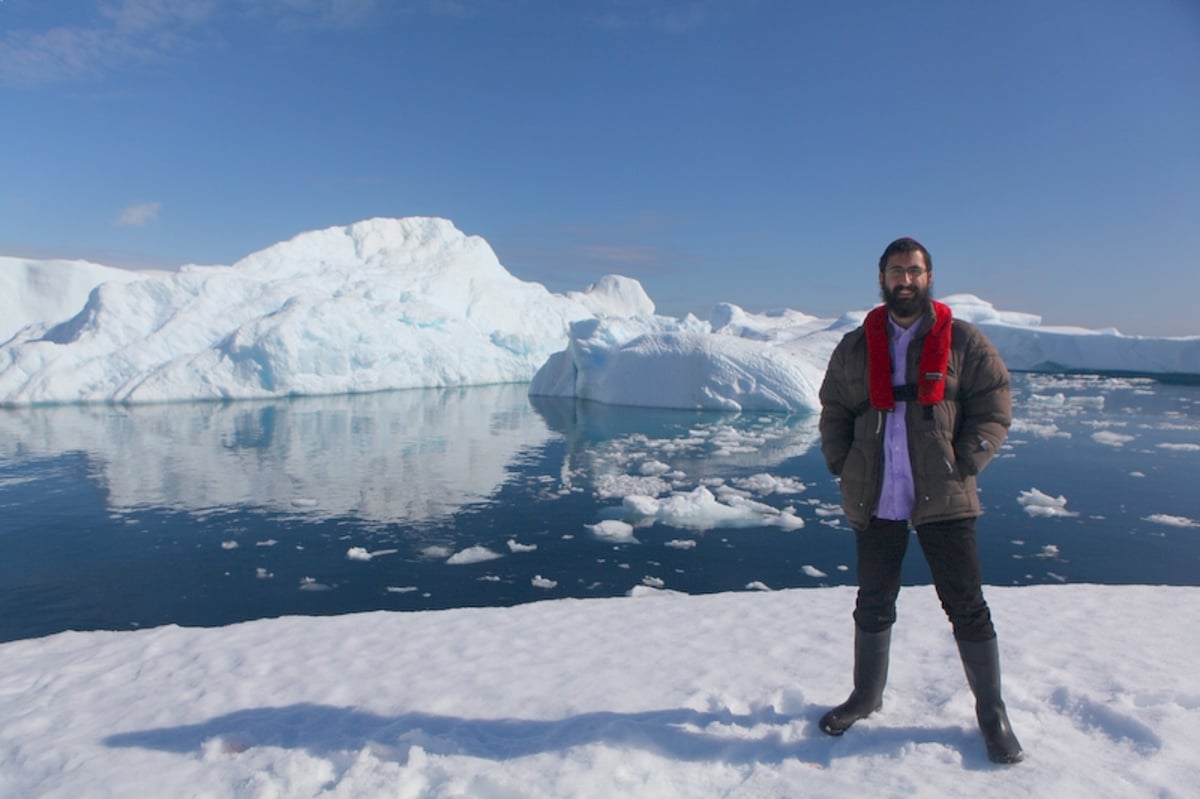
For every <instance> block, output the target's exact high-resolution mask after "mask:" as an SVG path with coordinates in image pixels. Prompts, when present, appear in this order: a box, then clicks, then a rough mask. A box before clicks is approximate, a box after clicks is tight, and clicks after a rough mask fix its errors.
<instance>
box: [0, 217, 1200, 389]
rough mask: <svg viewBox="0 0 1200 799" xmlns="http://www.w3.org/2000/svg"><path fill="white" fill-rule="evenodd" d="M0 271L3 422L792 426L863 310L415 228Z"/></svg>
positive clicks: (1144, 364) (1036, 344) (953, 302)
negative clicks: (133, 410) (701, 417)
mask: <svg viewBox="0 0 1200 799" xmlns="http://www.w3.org/2000/svg"><path fill="white" fill-rule="evenodd" d="M0 271H2V272H3V274H0V286H2V287H5V288H6V289H7V290H6V291H5V292H4V295H3V297H0V304H2V305H0V310H2V311H3V320H4V322H3V324H4V325H6V326H7V328H0V336H2V335H6V334H7V335H8V336H11V337H10V338H9V339H8V341H7V342H6V343H4V344H3V345H0V404H4V405H10V406H13V405H31V404H41V403H80V402H120V403H141V402H163V401H172V400H191V399H249V398H271V397H281V396H297V395H318V394H347V393H362V392H371V391H382V390H389V389H402V388H417V387H443V386H454V385H482V384H491V383H529V384H530V386H529V390H530V393H532V394H542V395H552V396H567V397H579V398H585V399H591V400H596V401H600V402H604V403H609V404H623V405H642V406H652V407H669V408H701V409H718V410H767V411H804V410H812V409H814V408H815V407H816V406H817V396H816V393H817V387H818V386H819V385H820V382H821V377H822V374H823V372H824V369H825V364H826V362H827V360H828V357H829V354H830V353H831V352H832V350H833V347H834V346H836V344H837V341H838V340H839V339H840V337H841V336H842V335H843V334H844V333H845V332H846V331H848V330H850V329H852V328H853V327H855V326H856V325H857V324H859V323H860V322H861V320H862V318H863V316H864V315H865V313H866V311H865V310H861V311H852V312H848V313H846V314H845V315H843V316H842V317H840V318H837V319H820V318H817V317H813V316H809V315H807V314H804V313H801V312H799V311H795V310H784V311H779V312H775V313H768V314H752V313H747V312H746V311H744V310H743V309H741V308H739V307H737V306H735V305H731V304H720V305H717V306H716V307H715V308H714V309H713V311H712V313H711V314H710V317H709V319H707V320H701V319H698V318H697V317H695V316H692V315H690V314H689V315H687V316H684V317H682V318H678V319H676V318H669V317H666V316H662V315H658V314H656V313H655V308H654V303H653V302H652V301H651V299H650V298H649V297H648V296H647V295H646V292H645V291H644V290H643V288H642V286H641V284H639V283H638V282H637V281H636V280H632V279H630V278H625V277H619V276H608V277H605V278H603V279H601V280H599V281H597V282H596V283H595V284H593V285H592V286H590V287H588V289H587V290H585V291H579V292H567V293H565V294H555V293H552V292H550V291H549V290H547V289H546V288H545V287H544V286H542V285H541V284H539V283H533V282H528V281H523V280H520V279H518V278H516V277H515V276H513V275H512V274H511V273H509V272H508V271H507V270H506V269H505V268H504V267H503V266H502V265H501V264H500V262H499V261H498V259H497V258H496V255H495V253H494V252H493V251H492V249H491V248H490V247H489V246H488V244H487V243H486V242H485V241H484V240H483V239H482V238H479V237H477V236H467V235H465V234H464V233H462V232H461V231H459V230H458V229H456V228H455V227H454V226H453V225H452V224H451V223H450V222H448V221H446V220H443V219H429V218H409V219H372V220H367V221H364V222H359V223H356V224H354V225H350V226H347V227H335V228H329V229H326V230H319V231H313V232H309V233H304V234H301V235H299V236H297V237H296V238H294V239H292V240H291V241H287V242H283V243H281V244H277V245H274V246H272V247H269V248H267V249H265V250H262V251H261V252H258V253H255V254H253V255H250V256H248V257H247V258H245V259H243V260H241V261H239V262H238V263H236V264H234V265H233V266H185V267H183V268H181V269H180V270H179V271H178V272H174V273H166V274H164V273H154V274H148V273H139V272H129V271H126V270H119V269H113V268H111V267H104V266H100V265H98V264H88V263H86V262H52V263H51V262H31V261H19V260H17V259H0ZM88 285H90V286H93V288H92V289H91V290H90V292H89V293H88V294H87V297H86V301H85V302H84V301H82V300H81V299H80V297H81V295H82V294H83V290H84V288H85V287H86V286H88ZM72 297H73V298H74V299H75V303H76V304H80V303H81V304H82V307H81V308H79V307H73V306H71V305H70V299H71V298H72ZM945 301H946V303H947V304H948V305H950V306H951V307H952V308H953V309H954V312H955V314H956V315H957V316H959V317H961V318H964V319H967V320H970V321H973V322H976V323H977V324H979V325H980V326H981V327H982V328H983V329H984V331H985V332H986V333H987V335H988V336H989V337H990V338H991V340H992V341H993V342H994V343H995V344H996V346H997V347H998V349H999V350H1000V352H1001V354H1002V355H1003V356H1004V358H1005V360H1006V361H1007V363H1008V365H1009V367H1010V368H1012V369H1014V370H1030V371H1098V372H1129V373H1138V374H1172V375H1197V374H1200V337H1189V338H1173V339H1169V338H1145V337H1138V336H1124V335H1121V334H1120V333H1118V332H1117V331H1115V330H1106V331H1096V330H1084V329H1080V328H1065V327H1046V326H1042V324H1041V319H1040V318H1039V317H1037V316H1034V315H1031V314H1025V313H1019V312H1013V311H999V310H997V309H995V308H994V307H993V306H992V305H990V304H989V303H987V302H985V301H983V300H981V299H979V298H978V297H975V296H972V295H968V294H960V295H955V296H952V297H948V298H946V299H945Z"/></svg>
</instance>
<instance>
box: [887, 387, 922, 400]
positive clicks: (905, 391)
mask: <svg viewBox="0 0 1200 799" xmlns="http://www.w3.org/2000/svg"><path fill="white" fill-rule="evenodd" d="M892 398H893V399H895V400H896V402H915V401H916V399H917V384H916V383H905V384H904V385H902V386H892Z"/></svg>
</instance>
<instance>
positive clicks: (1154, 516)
mask: <svg viewBox="0 0 1200 799" xmlns="http://www.w3.org/2000/svg"><path fill="white" fill-rule="evenodd" d="M1145 520H1146V521H1148V522H1153V523H1154V524H1164V525H1166V526H1168V527H1200V522H1198V521H1196V520H1195V519H1189V518H1188V517H1186V516H1171V515H1169V514H1166V513H1151V514H1150V515H1149V516H1147V517H1145Z"/></svg>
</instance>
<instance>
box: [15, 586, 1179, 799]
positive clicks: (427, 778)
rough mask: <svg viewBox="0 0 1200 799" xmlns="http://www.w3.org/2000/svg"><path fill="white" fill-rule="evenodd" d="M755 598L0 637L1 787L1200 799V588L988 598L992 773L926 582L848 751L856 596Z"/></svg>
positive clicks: (676, 798) (1063, 589)
mask: <svg viewBox="0 0 1200 799" xmlns="http://www.w3.org/2000/svg"><path fill="white" fill-rule="evenodd" d="M539 584H546V581H545V580H544V578H539ZM748 588H750V589H757V590H747V591H746V592H743V593H728V594H717V595H708V596H684V595H680V594H672V593H669V592H664V591H660V590H656V589H654V588H650V587H642V588H636V589H634V592H633V593H634V595H633V596H632V597H625V598H615V599H599V600H591V599H589V600H553V601H545V602H535V603H531V604H527V605H521V606H518V607H513V608H468V609H459V610H446V611H434V612H421V613H386V612H377V613H365V614H358V615H350V616H340V617H325V618H304V617H290V618H281V619H267V620H261V621H254V622H248V623H245V624H238V625H234V626H231V627H225V628H219V629H184V628H179V627H160V628H157V629H152V630H141V631H134V632H91V633H61V634H58V635H54V636H50V637H48V638H43V639H34V640H26V641H15V642H11V643H7V644H3V645H0V661H2V662H3V663H4V668H3V669H2V670H0V716H2V717H3V719H4V723H3V724H2V725H0V796H5V797H26V796H38V797H64V798H65V797H79V796H138V797H141V796H156V797H157V796H210V797H354V798H355V799H373V797H397V796H398V797H422V798H427V799H436V798H438V797H466V796H469V797H472V798H473V799H513V798H514V797H521V798H522V799H540V798H543V797H544V798H545V799H559V797H584V798H586V797H596V799H609V797H618V796H619V797H631V799H632V798H640V797H645V798H646V799H695V797H708V796H729V797H739V798H740V799H778V797H813V798H814V799H820V798H821V797H838V798H839V799H840V798H841V797H847V796H872V797H881V798H883V797H913V796H920V797H925V798H927V799H938V798H939V797H946V798H947V799H951V798H952V799H958V797H963V796H971V797H980V799H988V798H989V797H995V799H1011V797H1018V796H1021V797H1025V796H1046V797H1071V798H1072V799H1085V797H1086V799H1096V798H1099V799H1108V798H1109V797H1111V798H1112V799H1125V798H1126V797H1141V796H1155V797H1162V798H1163V799H1184V798H1185V797H1191V796H1194V795H1195V787H1196V785H1200V760H1198V759H1197V758H1196V756H1195V748H1194V742H1195V741H1196V740H1197V737H1198V736H1200V690H1198V689H1197V686H1196V681H1195V677H1194V675H1195V664H1196V662H1197V661H1200V637H1197V636H1194V635H1179V634H1178V632H1179V630H1181V629H1183V630H1188V629H1194V628H1195V627H1196V626H1197V624H1200V589H1197V588H1170V587H1148V586H1095V585H1067V586H1036V587H1022V588H1011V587H1009V588H989V589H987V590H988V599H989V601H990V604H991V606H992V610H993V612H994V613H995V616H996V621H997V625H998V628H999V631H1000V645H1001V656H1002V663H1003V669H1004V692H1005V699H1006V701H1007V704H1008V711H1009V716H1010V718H1011V720H1012V723H1013V728H1014V730H1015V731H1016V733H1017V735H1018V737H1019V738H1020V739H1021V743H1022V745H1023V746H1024V748H1025V749H1026V752H1027V759H1026V761H1025V762H1024V763H1021V764H1019V765H1016V766H1007V767H1005V766H993V765H991V764H990V763H989V762H988V760H987V756H986V754H985V752H984V746H983V740H982V738H981V737H980V735H979V732H978V730H977V729H976V726H975V719H974V712H973V709H974V705H973V700H972V697H971V694H970V691H969V690H968V688H967V684H966V679H965V678H964V676H963V670H962V666H961V664H960V663H959V661H958V653H957V650H956V649H955V647H954V643H953V640H952V637H951V634H950V627H949V624H948V623H947V622H946V620H945V617H944V616H943V614H942V611H941V608H940V607H939V606H938V603H937V597H936V595H935V593H934V590H933V588H932V587H931V586H919V587H908V588H905V589H904V591H903V592H902V593H901V595H900V603H899V621H898V623H897V625H896V627H895V632H894V635H893V643H892V661H891V670H890V674H889V679H888V686H887V692H886V694H885V700H884V708H883V710H882V711H881V712H879V713H877V714H875V715H874V716H872V717H871V718H869V719H866V720H864V721H861V722H859V723H858V724H856V725H855V726H854V727H853V729H851V730H849V731H848V732H847V733H846V734H845V735H844V736H842V737H841V738H831V737H829V736H827V735H825V734H823V733H822V732H821V731H820V730H819V729H818V728H817V720H818V719H819V718H820V716H821V713H822V712H824V710H825V709H827V708H828V707H829V706H831V705H833V704H836V703H838V702H840V701H842V700H843V699H845V697H846V695H847V693H848V692H849V689H850V673H851V662H852V641H853V626H852V621H851V618H850V611H851V609H852V607H853V604H854V590H853V589H852V588H848V587H847V588H817V589H792V590H787V591H774V592H773V591H769V590H767V589H766V587H765V586H761V585H755V586H748ZM1048 610H1049V611H1050V612H1048ZM1164 611H1166V612H1164Z"/></svg>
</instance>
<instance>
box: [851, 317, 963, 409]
mask: <svg viewBox="0 0 1200 799" xmlns="http://www.w3.org/2000/svg"><path fill="white" fill-rule="evenodd" d="M931 304H932V306H933V316H934V318H933V327H931V328H930V329H929V332H928V333H927V334H925V343H924V344H923V345H922V347H921V361H920V364H919V367H920V368H919V370H918V372H917V392H916V396H917V402H919V403H921V404H922V405H936V404H938V403H939V402H941V401H942V398H943V397H945V395H946V367H947V365H948V364H949V363H950V329H951V325H950V323H951V322H952V321H953V314H951V312H950V306H948V305H945V304H943V303H940V302H938V301H937V300H932V301H931ZM863 329H864V330H865V331H866V334H867V364H868V367H867V368H868V370H869V373H870V388H871V407H873V408H877V409H879V410H881V411H890V410H894V409H895V407H896V397H895V392H894V391H893V389H892V357H891V352H890V349H889V347H888V312H887V307H886V306H883V305H880V306H877V307H876V308H874V309H872V310H871V312H870V313H868V314H867V318H866V321H864V322H863Z"/></svg>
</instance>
